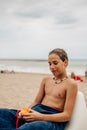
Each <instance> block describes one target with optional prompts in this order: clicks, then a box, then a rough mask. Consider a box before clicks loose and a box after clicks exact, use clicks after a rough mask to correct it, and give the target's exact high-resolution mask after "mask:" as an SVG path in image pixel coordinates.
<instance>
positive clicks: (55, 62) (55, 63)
mask: <svg viewBox="0 0 87 130" xmlns="http://www.w3.org/2000/svg"><path fill="white" fill-rule="evenodd" d="M51 64H54V65H57V64H58V62H57V61H54V62H53V63H50V62H49V66H51Z"/></svg>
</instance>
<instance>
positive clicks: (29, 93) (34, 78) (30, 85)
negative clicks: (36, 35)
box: [0, 72, 87, 109]
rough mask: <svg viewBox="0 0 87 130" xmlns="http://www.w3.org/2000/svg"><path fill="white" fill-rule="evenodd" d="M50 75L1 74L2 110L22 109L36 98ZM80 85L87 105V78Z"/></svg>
mask: <svg viewBox="0 0 87 130" xmlns="http://www.w3.org/2000/svg"><path fill="white" fill-rule="evenodd" d="M47 75H49V74H42V73H26V72H15V73H0V89H1V90H0V108H3V107H4V108H13V109H21V108H23V107H24V106H28V105H29V104H30V103H31V102H32V101H33V100H34V98H35V96H36V94H37V92H38V89H39V86H40V83H41V81H42V79H43V78H44V77H45V76H47ZM82 78H83V79H84V82H79V81H78V82H77V83H78V90H80V91H82V92H83V93H84V96H85V101H86V105H87V77H85V76H82Z"/></svg>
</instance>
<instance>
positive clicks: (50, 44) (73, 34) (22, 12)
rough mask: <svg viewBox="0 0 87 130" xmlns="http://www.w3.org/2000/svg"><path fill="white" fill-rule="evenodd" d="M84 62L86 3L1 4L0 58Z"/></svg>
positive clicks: (9, 0) (35, 0) (30, 0)
mask: <svg viewBox="0 0 87 130" xmlns="http://www.w3.org/2000/svg"><path fill="white" fill-rule="evenodd" d="M56 47H59V48H63V49H65V50H66V51H67V53H68V55H69V57H70V58H72V59H78V58H79V59H87V0H0V58H25V59H26V58H27V59H28V58H29V59H31V58H34V59H42V58H43V59H46V58H47V56H48V52H49V51H50V50H52V49H54V48H56Z"/></svg>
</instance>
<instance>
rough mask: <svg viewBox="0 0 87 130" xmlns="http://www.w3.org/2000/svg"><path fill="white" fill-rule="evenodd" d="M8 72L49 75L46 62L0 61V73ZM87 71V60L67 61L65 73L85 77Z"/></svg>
mask: <svg viewBox="0 0 87 130" xmlns="http://www.w3.org/2000/svg"><path fill="white" fill-rule="evenodd" d="M1 70H3V71H5V70H8V71H9V72H11V71H14V72H27V73H29V72H30V73H42V74H50V73H51V72H50V70H49V64H48V61H47V60H43V59H41V60H36V59H35V60H34V59H30V60H25V59H0V71H1ZM85 71H87V60H82V59H79V60H77V59H73V60H69V64H68V66H67V72H68V74H70V73H71V72H74V73H75V74H77V75H82V76H84V75H85Z"/></svg>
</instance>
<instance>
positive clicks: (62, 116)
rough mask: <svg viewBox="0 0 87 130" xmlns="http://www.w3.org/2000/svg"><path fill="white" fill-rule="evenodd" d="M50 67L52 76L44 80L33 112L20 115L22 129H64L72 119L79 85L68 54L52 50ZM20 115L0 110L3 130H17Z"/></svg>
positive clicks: (34, 102) (0, 123)
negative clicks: (70, 72)
mask: <svg viewBox="0 0 87 130" xmlns="http://www.w3.org/2000/svg"><path fill="white" fill-rule="evenodd" d="M48 64H49V68H50V71H51V72H52V76H48V77H45V78H44V79H43V80H42V82H41V85H40V89H39V91H38V93H37V96H36V98H35V100H34V101H33V102H32V104H31V105H29V109H30V111H31V112H30V113H28V114H23V115H20V114H19V116H18V118H19V127H18V130H41V129H42V130H64V128H65V126H66V124H67V122H68V121H69V120H70V118H71V115H72V112H73V108H74V104H75V100H76V95H77V91H78V90H77V84H76V83H75V81H74V80H72V79H71V78H70V77H68V75H67V72H66V67H67V65H68V56H67V53H66V52H65V51H64V50H63V49H60V48H56V49H54V50H52V51H51V52H50V53H49V55H48ZM16 112H17V110H12V109H0V128H1V130H4V129H5V130H10V129H11V130H15V129H16V128H15V122H16ZM3 118H4V120H3Z"/></svg>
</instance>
